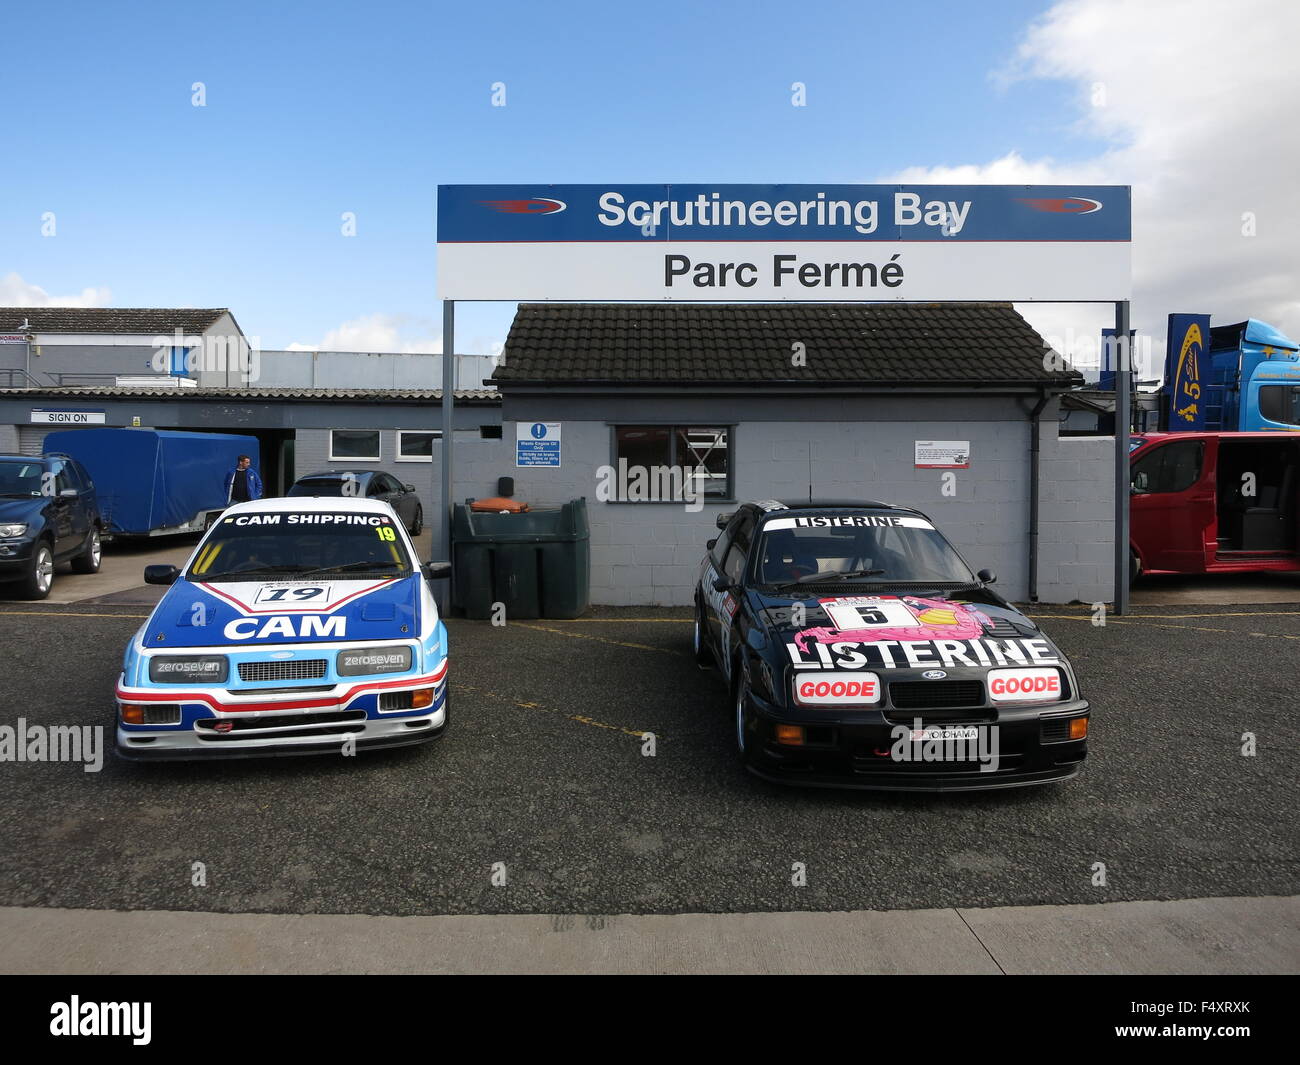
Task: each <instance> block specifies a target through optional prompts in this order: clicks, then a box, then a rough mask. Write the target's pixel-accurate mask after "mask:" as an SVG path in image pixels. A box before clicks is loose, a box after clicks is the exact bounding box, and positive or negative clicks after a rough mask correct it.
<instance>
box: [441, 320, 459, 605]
mask: <svg viewBox="0 0 1300 1065" xmlns="http://www.w3.org/2000/svg"><path fill="white" fill-rule="evenodd" d="M455 351H456V301H455V300H443V301H442V507H441V508H440V514H439V517H440V521H439V524H438V528H439V530H440V535H441V536H442V550H443V552H444V553H445V554H446V561H451V505H452V498H451V493H452V487H451V485H452V480H451V464H452V442H453V441H454V440H455V437H456V434H455V432H454V430H453V429H452V421H453V418H454V415H455V410H456V355H455ZM439 561H441V560H439ZM453 580H455V574H454V573H453V575H452V576H451V577H450V578H449V579H448V580H447V583H446V584H445V585H443V589H444V591H443V593H442V598H443V602H442V603H441V604H440V606H441V609H442V611H443V613H444V614H445V613H447V612H448V611H449V610H450V609H451V603H452V597H451V582H452V581H453Z"/></svg>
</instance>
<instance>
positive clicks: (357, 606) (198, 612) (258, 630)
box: [142, 573, 422, 650]
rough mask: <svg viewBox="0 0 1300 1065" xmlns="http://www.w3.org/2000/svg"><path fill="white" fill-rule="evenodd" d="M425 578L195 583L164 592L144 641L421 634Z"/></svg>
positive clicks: (173, 643)
mask: <svg viewBox="0 0 1300 1065" xmlns="http://www.w3.org/2000/svg"><path fill="white" fill-rule="evenodd" d="M421 580H422V578H421V576H420V574H419V573H414V574H411V575H409V576H406V577H396V578H391V577H389V578H376V577H369V578H348V579H343V580H340V579H333V578H328V579H320V580H316V579H309V580H249V581H207V582H192V581H189V580H186V579H180V580H178V581H177V582H176V583H175V584H173V585H172V586H171V588H170V589H169V590H168V592H167V594H166V595H165V596H163V599H162V601H161V602H160V603H159V604H158V606H157V608H156V609H155V610H154V612H153V614H152V615H151V616H150V618H149V622H148V624H147V625H146V626H145V630H144V632H143V634H142V635H143V642H144V645H145V646H146V647H147V648H149V649H151V650H157V649H160V648H165V647H205V646H214V645H221V644H230V645H237V646H250V645H264V644H282V643H318V642H351V641H354V640H392V639H409V638H412V637H416V636H418V635H419V632H420V591H421Z"/></svg>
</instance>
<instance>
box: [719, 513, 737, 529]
mask: <svg viewBox="0 0 1300 1065" xmlns="http://www.w3.org/2000/svg"><path fill="white" fill-rule="evenodd" d="M735 516H736V515H735V514H734V513H733V514H719V515H718V528H719V529H725V528H726V527H727V526H728V525H730V524H731V519H732V518H734V517H735Z"/></svg>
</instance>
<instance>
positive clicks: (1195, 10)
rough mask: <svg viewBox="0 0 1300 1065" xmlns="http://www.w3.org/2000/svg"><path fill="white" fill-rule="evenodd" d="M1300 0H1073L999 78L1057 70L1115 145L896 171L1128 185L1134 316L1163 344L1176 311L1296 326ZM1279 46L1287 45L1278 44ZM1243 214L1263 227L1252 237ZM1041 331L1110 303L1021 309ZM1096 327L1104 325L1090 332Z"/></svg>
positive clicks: (1012, 83) (1014, 85)
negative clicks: (1299, 0)
mask: <svg viewBox="0 0 1300 1065" xmlns="http://www.w3.org/2000/svg"><path fill="white" fill-rule="evenodd" d="M1296 39H1300V5H1294V4H1287V3H1279V2H1277V0H1238V2H1234V3H1231V4H1228V3H1221V2H1210V0H1197V2H1192V3H1188V2H1186V0H1148V2H1145V3H1142V4H1134V3H1131V2H1130V0H1066V2H1063V3H1059V4H1057V5H1056V6H1054V7H1053V8H1051V9H1050V10H1049V11H1048V12H1046V14H1044V15H1043V16H1042V17H1041V18H1040V19H1038V20H1036V21H1035V22H1034V23H1033V24H1032V25H1031V26H1030V28H1029V29H1028V30H1027V31H1026V33H1025V36H1024V38H1023V39H1022V41H1021V42H1020V44H1019V46H1018V48H1017V50H1016V54H1015V57H1014V59H1013V60H1012V61H1011V62H1010V63H1009V64H1008V66H1007V68H1005V69H1004V70H1001V71H997V72H995V74H994V76H995V77H996V78H997V79H999V80H1000V81H1002V82H1004V83H1006V84H1007V85H1008V87H1009V89H1010V91H1023V89H1024V83H1025V82H1032V81H1033V80H1036V79H1062V80H1065V81H1067V82H1072V83H1074V86H1075V88H1076V89H1077V92H1078V97H1077V99H1078V107H1079V110H1078V113H1077V120H1076V123H1075V129H1076V130H1077V131H1078V132H1081V133H1084V134H1087V135H1089V136H1091V137H1094V138H1099V139H1101V140H1102V142H1103V143H1104V144H1106V145H1107V147H1106V148H1105V149H1104V150H1103V151H1102V152H1100V153H1098V154H1097V155H1096V156H1094V157H1092V158H1088V159H1084V160H1081V161H1076V162H1058V161H1056V160H1053V159H1050V158H1045V159H1024V158H1022V157H1021V155H1020V154H1019V153H1018V152H1017V151H1016V150H1015V149H1014V147H1012V146H1008V150H1006V151H1004V152H1002V153H1001V154H1000V155H999V157H997V158H994V159H993V160H992V161H990V162H983V163H972V164H968V165H964V166H944V167H911V168H909V169H907V170H906V171H904V172H902V173H900V174H898V175H895V176H893V177H892V178H890V179H887V180H898V181H912V182H924V181H933V182H952V183H968V184H980V183H1007V184H1018V183H1021V182H1025V183H1032V184H1054V183H1062V184H1072V183H1080V184H1082V183H1098V184H1120V185H1132V186H1133V269H1134V295H1133V321H1134V325H1135V326H1136V327H1137V328H1138V329H1139V331H1140V332H1141V333H1143V334H1145V335H1147V336H1150V337H1151V338H1152V339H1153V340H1154V342H1155V347H1156V348H1157V354H1159V353H1160V352H1162V351H1163V344H1164V333H1165V319H1166V316H1167V315H1168V314H1169V313H1171V312H1175V311H1199V312H1208V313H1211V314H1213V315H1214V322H1215V323H1216V324H1222V323H1227V322H1233V321H1240V320H1241V319H1243V318H1261V319H1263V320H1264V321H1267V322H1270V323H1271V324H1273V325H1275V326H1278V327H1279V328H1280V329H1282V330H1283V332H1285V333H1287V334H1288V335H1290V336H1292V337H1296V336H1298V335H1300V270H1297V263H1298V262H1300V212H1298V211H1297V210H1296V208H1295V205H1294V202H1293V201H1294V195H1293V192H1292V181H1293V180H1294V178H1293V175H1294V174H1295V173H1296V171H1297V169H1298V168H1300V137H1297V136H1296V135H1295V133H1294V126H1295V111H1296V107H1297V104H1300V65H1298V64H1296V63H1294V62H1291V61H1290V60H1289V59H1288V58H1287V57H1286V55H1285V42H1291V41H1294V40H1296ZM1275 47H1282V48H1283V52H1277V51H1275V50H1274V49H1275ZM1247 212H1250V213H1251V214H1253V216H1254V219H1255V232H1256V235H1255V236H1253V237H1252V236H1245V235H1243V226H1244V225H1245V224H1246V223H1245V221H1244V219H1243V216H1244V215H1246V213H1247ZM1020 310H1021V312H1022V313H1023V314H1024V315H1025V316H1026V317H1027V318H1029V320H1030V321H1031V322H1033V323H1034V324H1035V325H1036V326H1037V327H1038V328H1039V329H1040V330H1041V331H1043V332H1052V333H1055V334H1057V335H1061V334H1062V333H1063V332H1064V331H1065V329H1066V328H1067V327H1069V326H1071V325H1072V326H1073V328H1074V329H1075V331H1076V332H1078V331H1088V330H1094V331H1095V329H1096V328H1099V326H1100V325H1101V324H1103V323H1104V324H1107V325H1109V324H1111V319H1112V315H1111V312H1110V311H1108V310H1106V309H1104V308H1096V309H1086V308H1081V307H1066V306H1049V305H1032V304H1022V305H1020ZM1094 335H1095V333H1094Z"/></svg>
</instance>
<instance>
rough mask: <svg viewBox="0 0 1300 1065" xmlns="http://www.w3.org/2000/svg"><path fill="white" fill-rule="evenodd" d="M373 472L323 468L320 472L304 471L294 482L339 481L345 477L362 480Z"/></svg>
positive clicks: (373, 473)
mask: <svg viewBox="0 0 1300 1065" xmlns="http://www.w3.org/2000/svg"><path fill="white" fill-rule="evenodd" d="M375 472H376V471H375V470H323V471H322V472H320V473H304V474H303V475H302V476H301V477H299V478H298V480H296V481H295V482H294V483H295V484H301V483H302V482H303V481H341V480H343V478H345V477H351V478H352V479H353V480H357V481H364V480H365V479H366V478H367V477H373V476H374V475H375Z"/></svg>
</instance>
